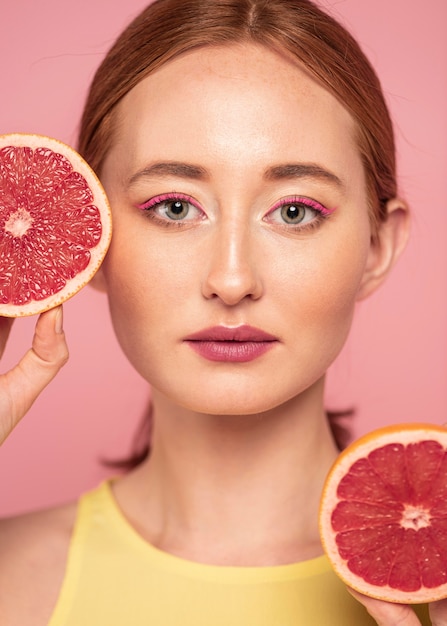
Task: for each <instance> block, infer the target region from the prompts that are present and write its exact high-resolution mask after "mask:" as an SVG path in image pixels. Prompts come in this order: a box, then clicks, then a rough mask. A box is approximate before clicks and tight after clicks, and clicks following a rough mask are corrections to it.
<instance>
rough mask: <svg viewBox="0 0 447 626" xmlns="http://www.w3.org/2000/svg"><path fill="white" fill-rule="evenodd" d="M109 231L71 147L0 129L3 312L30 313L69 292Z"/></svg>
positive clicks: (99, 198)
mask: <svg viewBox="0 0 447 626" xmlns="http://www.w3.org/2000/svg"><path fill="white" fill-rule="evenodd" d="M110 238H111V213H110V208H109V204H108V201H107V197H106V194H105V192H104V190H103V188H102V185H101V183H100V182H99V180H98V178H97V177H96V175H95V174H94V172H93V171H92V169H91V168H90V167H89V165H88V164H87V163H86V162H85V161H84V159H82V157H81V156H80V155H79V154H78V153H77V152H76V151H75V150H74V149H73V148H71V147H70V146H67V145H66V144H63V143H61V142H60V141H58V140H56V139H52V138H50V137H43V136H41V135H26V134H20V133H17V134H11V135H2V136H0V315H2V316H7V317H19V316H24V315H33V314H35V313H40V312H41V311H45V310H47V309H50V308H52V307H55V306H57V305H58V304H61V303H62V302H63V301H65V300H67V299H68V298H70V297H71V296H73V295H74V294H75V293H77V292H78V291H79V290H80V289H81V288H82V287H83V286H84V285H85V284H86V283H87V282H88V281H89V280H90V279H91V278H92V277H93V275H94V274H95V272H96V270H97V269H98V268H99V266H100V264H101V262H102V260H103V258H104V256H105V254H106V251H107V248H108V246H109V243H110Z"/></svg>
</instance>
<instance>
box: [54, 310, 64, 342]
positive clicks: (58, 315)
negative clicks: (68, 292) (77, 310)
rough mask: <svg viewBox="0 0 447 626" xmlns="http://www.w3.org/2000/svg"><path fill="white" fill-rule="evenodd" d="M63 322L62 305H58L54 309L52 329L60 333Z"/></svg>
mask: <svg viewBox="0 0 447 626" xmlns="http://www.w3.org/2000/svg"><path fill="white" fill-rule="evenodd" d="M63 323H64V316H63V314H62V307H61V306H59V307H58V308H57V309H56V316H55V318H54V331H55V332H56V333H57V334H58V335H60V334H61V333H62V332H63Z"/></svg>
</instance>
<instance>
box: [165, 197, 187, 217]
mask: <svg viewBox="0 0 447 626" xmlns="http://www.w3.org/2000/svg"><path fill="white" fill-rule="evenodd" d="M188 213H189V204H188V203H187V202H183V201H182V200H173V201H172V202H167V203H166V216H167V217H169V218H170V219H171V220H181V219H183V218H185V217H186V216H187V215H188Z"/></svg>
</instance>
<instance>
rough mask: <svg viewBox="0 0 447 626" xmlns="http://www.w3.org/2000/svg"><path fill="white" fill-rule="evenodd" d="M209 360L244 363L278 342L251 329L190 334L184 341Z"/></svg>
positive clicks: (220, 327)
mask: <svg viewBox="0 0 447 626" xmlns="http://www.w3.org/2000/svg"><path fill="white" fill-rule="evenodd" d="M184 341H185V342H186V343H188V344H189V345H190V346H191V348H192V349H193V350H195V351H196V352H197V353H198V354H200V356H202V357H204V358H205V359H208V360H209V361H227V362H233V363H245V362H247V361H253V360H254V359H257V358H258V357H260V356H261V355H263V354H265V352H267V351H268V350H270V349H271V348H272V347H273V346H274V345H275V343H278V339H277V338H276V337H274V336H273V335H270V334H269V333H266V332H264V331H263V330H259V329H258V328H253V327H252V326H237V327H235V328H229V327H228V326H213V327H212V328H205V329H204V330H201V331H199V332H198V333H194V334H192V335H189V336H188V337H186V338H185V340H184Z"/></svg>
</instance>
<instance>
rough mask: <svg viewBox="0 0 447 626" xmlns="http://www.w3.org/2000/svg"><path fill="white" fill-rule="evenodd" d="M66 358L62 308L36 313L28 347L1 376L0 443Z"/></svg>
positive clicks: (66, 350) (66, 349)
mask: <svg viewBox="0 0 447 626" xmlns="http://www.w3.org/2000/svg"><path fill="white" fill-rule="evenodd" d="M67 359H68V348H67V344H66V342H65V335H64V332H63V329H62V307H57V308H55V309H52V310H50V311H46V312H45V313H42V314H41V315H40V316H39V318H38V320H37V324H36V329H35V332H34V337H33V343H32V347H31V349H30V350H28V352H27V353H26V354H25V356H24V357H23V358H22V360H21V361H20V362H19V363H18V364H17V365H16V366H15V367H14V368H13V369H12V370H10V371H9V372H7V373H6V374H3V375H2V376H0V443H1V442H3V441H4V440H5V439H6V437H7V436H8V435H9V433H10V432H11V430H12V429H13V428H14V427H15V426H16V424H17V423H18V422H19V421H20V420H21V419H22V417H23V416H24V415H25V414H26V412H27V411H28V410H29V408H30V407H31V405H32V404H33V402H34V401H35V400H36V398H37V397H38V395H39V394H40V393H41V392H42V390H43V389H44V388H45V387H46V386H47V385H48V383H49V382H51V380H53V378H54V377H55V376H56V374H57V373H58V371H59V370H60V369H61V367H62V366H63V365H64V364H65V363H66V362H67Z"/></svg>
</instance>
